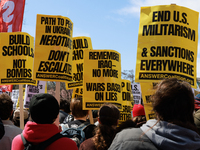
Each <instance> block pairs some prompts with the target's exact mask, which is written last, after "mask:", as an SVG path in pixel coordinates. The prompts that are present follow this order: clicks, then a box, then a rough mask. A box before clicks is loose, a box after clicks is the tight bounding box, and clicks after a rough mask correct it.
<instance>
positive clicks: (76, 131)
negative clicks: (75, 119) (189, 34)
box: [60, 122, 90, 148]
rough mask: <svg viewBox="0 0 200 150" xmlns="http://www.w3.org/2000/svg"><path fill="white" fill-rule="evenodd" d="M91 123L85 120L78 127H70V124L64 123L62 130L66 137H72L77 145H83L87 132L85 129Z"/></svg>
mask: <svg viewBox="0 0 200 150" xmlns="http://www.w3.org/2000/svg"><path fill="white" fill-rule="evenodd" d="M89 125H90V123H89V122H84V123H82V124H81V125H79V126H78V127H77V128H70V127H69V126H68V124H64V125H62V129H63V130H62V131H61V132H60V133H61V134H62V135H64V136H65V137H68V138H70V139H71V140H73V141H74V142H76V145H77V147H78V148H79V146H80V145H81V143H82V142H83V141H84V140H85V132H84V129H85V128H87V127H88V126H89Z"/></svg>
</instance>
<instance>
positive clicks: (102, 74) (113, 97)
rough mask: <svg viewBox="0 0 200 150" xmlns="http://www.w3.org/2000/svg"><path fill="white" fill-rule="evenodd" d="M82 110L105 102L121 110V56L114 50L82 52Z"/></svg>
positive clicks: (94, 107)
mask: <svg viewBox="0 0 200 150" xmlns="http://www.w3.org/2000/svg"><path fill="white" fill-rule="evenodd" d="M83 65H84V67H83V73H84V76H83V109H87V110H93V109H99V108H100V107H101V105H102V104H104V103H105V102H109V103H113V104H115V105H116V106H117V107H118V108H119V109H122V94H121V55H120V53H118V52H117V51H114V50H84V63H83Z"/></svg>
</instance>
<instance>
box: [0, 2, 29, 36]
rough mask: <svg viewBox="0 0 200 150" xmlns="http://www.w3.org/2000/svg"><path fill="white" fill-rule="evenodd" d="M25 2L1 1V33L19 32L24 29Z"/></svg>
mask: <svg viewBox="0 0 200 150" xmlns="http://www.w3.org/2000/svg"><path fill="white" fill-rule="evenodd" d="M24 5H25V0H1V1H0V32H17V31H21V29H22V21H23V14H24Z"/></svg>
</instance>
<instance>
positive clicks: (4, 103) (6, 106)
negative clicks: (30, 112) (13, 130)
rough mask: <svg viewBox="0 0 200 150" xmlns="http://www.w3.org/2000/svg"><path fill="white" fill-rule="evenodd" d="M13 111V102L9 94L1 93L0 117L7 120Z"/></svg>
mask: <svg viewBox="0 0 200 150" xmlns="http://www.w3.org/2000/svg"><path fill="white" fill-rule="evenodd" d="M12 112H13V102H12V100H11V98H10V96H9V95H8V94H5V93H3V94H1V95H0V118H1V119H2V120H7V119H8V118H10V116H11V115H12V114H11V113H12Z"/></svg>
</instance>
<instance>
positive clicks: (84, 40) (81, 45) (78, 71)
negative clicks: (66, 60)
mask: <svg viewBox="0 0 200 150" xmlns="http://www.w3.org/2000/svg"><path fill="white" fill-rule="evenodd" d="M84 49H92V42H91V38H90V37H85V36H80V37H73V51H72V80H73V82H68V83H67V84H66V89H71V88H76V87H82V86H83V55H84Z"/></svg>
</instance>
